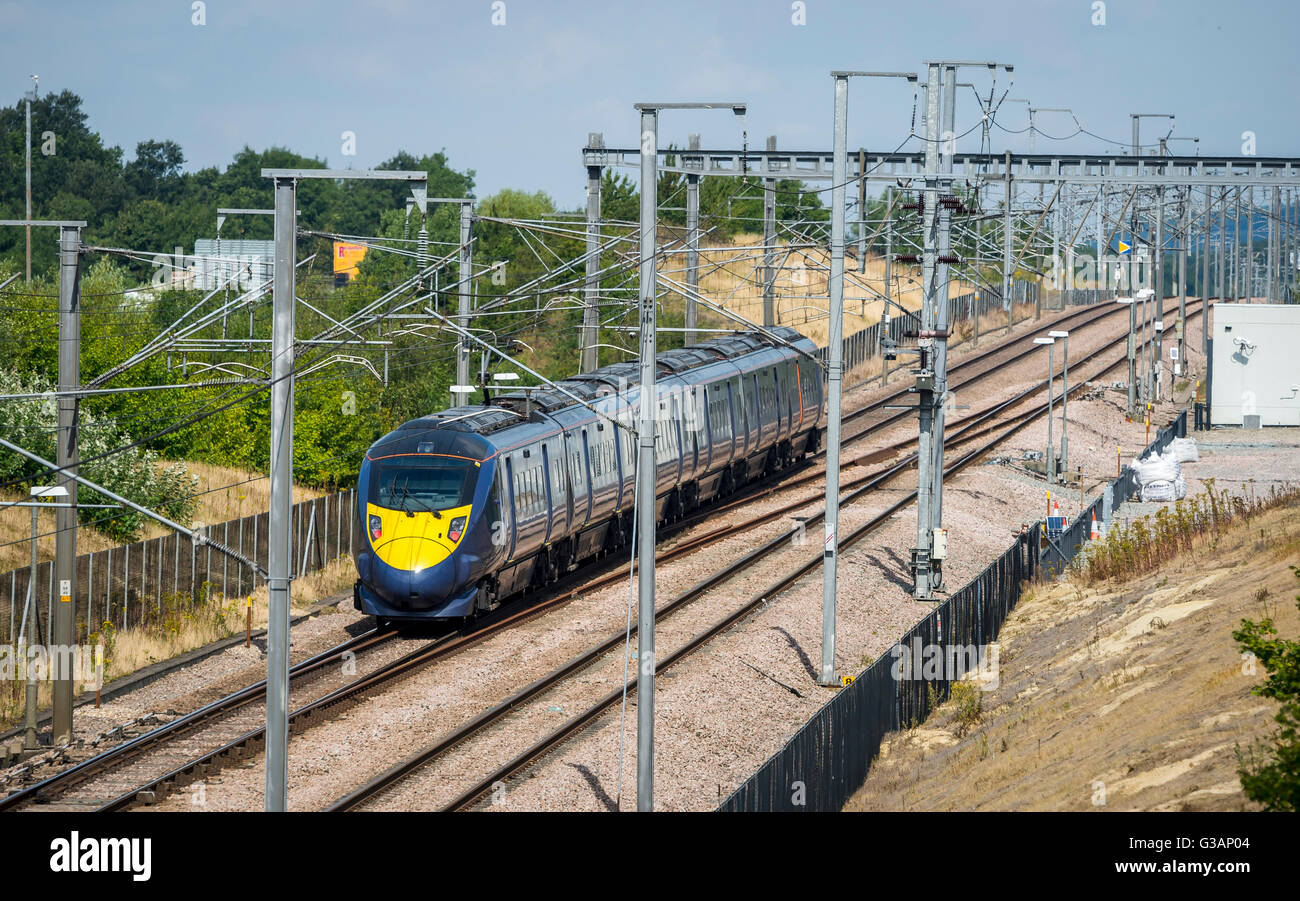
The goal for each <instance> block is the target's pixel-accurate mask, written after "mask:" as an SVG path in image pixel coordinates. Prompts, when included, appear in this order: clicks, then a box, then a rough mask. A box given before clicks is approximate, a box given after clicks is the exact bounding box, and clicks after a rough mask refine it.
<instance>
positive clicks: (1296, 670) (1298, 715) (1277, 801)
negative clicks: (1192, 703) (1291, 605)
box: [1232, 566, 1300, 812]
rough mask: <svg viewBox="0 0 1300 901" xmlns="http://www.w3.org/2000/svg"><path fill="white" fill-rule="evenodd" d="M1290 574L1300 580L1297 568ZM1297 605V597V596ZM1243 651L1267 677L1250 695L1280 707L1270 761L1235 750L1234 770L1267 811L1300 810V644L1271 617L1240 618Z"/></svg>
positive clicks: (1237, 637) (1238, 633)
mask: <svg viewBox="0 0 1300 901" xmlns="http://www.w3.org/2000/svg"><path fill="white" fill-rule="evenodd" d="M1291 571H1292V572H1293V573H1295V576H1296V578H1297V579H1300V567H1297V566H1293V567H1291ZM1296 606H1297V607H1300V595H1297V596H1296ZM1232 637H1233V639H1235V640H1236V641H1237V642H1238V643H1239V644H1240V645H1241V647H1242V649H1243V650H1245V651H1247V652H1249V653H1251V654H1253V655H1254V656H1255V658H1256V659H1257V660H1258V661H1259V663H1260V665H1262V666H1263V667H1264V670H1265V671H1266V672H1267V673H1268V678H1267V679H1265V680H1264V682H1263V683H1262V684H1260V685H1257V686H1255V687H1254V688H1253V689H1251V694H1254V695H1258V696H1260V697H1263V698H1273V699H1274V700H1275V701H1278V702H1280V704H1281V707H1280V708H1279V709H1278V712H1277V715H1276V716H1274V717H1273V719H1274V720H1275V721H1276V722H1277V724H1278V727H1279V728H1278V730H1277V732H1276V733H1275V735H1274V746H1273V748H1272V749H1271V759H1264V760H1256V755H1255V751H1256V750H1259V751H1260V752H1261V754H1264V753H1268V752H1269V749H1268V748H1267V747H1262V748H1258V749H1252V751H1251V752H1250V753H1249V755H1243V754H1242V753H1241V751H1240V750H1238V763H1239V764H1240V765H1239V767H1238V770H1237V773H1238V775H1239V776H1240V777H1241V787H1242V789H1243V790H1245V792H1246V797H1248V798H1250V799H1251V800H1252V801H1257V802H1258V803H1260V804H1262V805H1263V807H1264V809H1265V810H1288V811H1292V812H1294V811H1298V810H1300V641H1298V640H1293V639H1287V638H1281V637H1279V635H1278V631H1277V627H1276V625H1274V623H1273V618H1272V617H1271V616H1265V617H1264V619H1262V620H1260V621H1259V622H1254V621H1253V620H1248V619H1244V620H1242V621H1241V628H1240V629H1238V630H1237V631H1236V632H1233V633H1232Z"/></svg>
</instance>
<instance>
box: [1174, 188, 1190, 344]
mask: <svg viewBox="0 0 1300 901" xmlns="http://www.w3.org/2000/svg"><path fill="white" fill-rule="evenodd" d="M1191 191H1192V189H1191V188H1190V187H1189V188H1188V189H1187V196H1186V197H1185V198H1183V199H1182V200H1180V201H1179V202H1178V213H1179V215H1178V231H1179V235H1178V336H1177V337H1178V366H1179V368H1182V365H1183V360H1185V359H1186V357H1185V356H1184V355H1183V354H1184V352H1185V351H1186V349H1187V348H1186V345H1185V343H1184V338H1183V333H1184V332H1185V331H1186V329H1187V244H1188V242H1189V241H1190V240H1191V234H1190V232H1191V216H1189V215H1188V213H1189V209H1188V207H1190V206H1191V203H1190V201H1191Z"/></svg>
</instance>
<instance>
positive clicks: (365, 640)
mask: <svg viewBox="0 0 1300 901" xmlns="http://www.w3.org/2000/svg"><path fill="white" fill-rule="evenodd" d="M1108 312H1113V311H1103V312H1102V313H1100V314H1099V313H1097V311H1096V310H1095V309H1093V308H1086V309H1084V310H1080V311H1076V312H1074V313H1071V314H1067V315H1066V316H1064V317H1059V318H1057V319H1055V320H1052V321H1051V322H1049V323H1047V324H1046V325H1044V326H1043V327H1041V328H1039V329H1036V330H1033V331H1030V332H1028V333H1026V334H1023V335H1019V336H1017V337H1016V338H1014V339H1012V340H1011V341H1009V342H1003V343H1002V344H999V345H998V346H995V347H992V348H990V349H988V350H986V351H983V352H981V353H980V354H978V355H976V356H975V357H972V358H968V359H966V360H963V361H962V362H961V363H960V364H957V365H955V366H954V367H953V371H954V372H956V371H964V370H966V369H968V368H970V367H972V366H978V365H980V364H983V363H985V362H988V361H990V360H995V358H996V357H998V356H999V355H1001V354H1004V353H1007V352H1008V351H1014V350H1015V349H1017V346H1018V345H1020V344H1021V343H1022V342H1024V341H1026V340H1029V339H1030V338H1032V337H1033V335H1034V334H1037V333H1038V332H1040V331H1045V330H1047V329H1052V328H1059V327H1061V326H1062V325H1065V324H1066V323H1067V322H1069V323H1076V325H1075V326H1074V327H1076V328H1078V327H1083V326H1084V325H1088V324H1092V323H1093V322H1096V321H1098V320H1100V319H1103V318H1105V316H1106V315H1107V313H1108ZM1099 352H1100V351H1099ZM1092 356H1095V354H1093V355H1092ZM1083 362H1084V361H1080V362H1079V363H1077V364H1076V365H1082V363H1083ZM1000 365H1001V364H999V363H997V362H996V361H995V362H994V364H993V365H992V366H989V367H988V368H987V369H984V370H982V371H978V372H975V373H973V374H971V375H970V376H968V377H967V378H965V379H963V380H962V381H960V382H958V383H955V384H954V385H953V387H954V388H957V387H961V386H963V385H968V384H971V383H973V382H976V381H978V380H980V379H982V378H984V377H986V376H988V375H989V374H991V373H992V372H994V371H996V370H997V369H998V368H999V366H1000ZM1031 390H1033V389H1031ZM907 393H909V392H908V390H907V389H905V388H903V389H900V390H898V391H896V392H893V393H892V394H891V395H889V396H887V397H885V398H882V399H878V400H877V401H874V402H873V403H871V404H868V405H865V406H864V407H862V408H859V409H858V410H856V411H853V412H852V413H850V414H846V416H845V419H846V420H850V419H858V418H861V417H863V416H864V415H866V414H868V413H869V412H872V411H875V410H880V409H882V408H883V407H884V406H886V405H887V404H888V403H889V402H890V401H893V400H896V399H898V398H900V397H902V396H904V395H906V394H907ZM1010 403H1011V402H1004V403H1003V404H997V405H994V406H993V407H991V408H988V409H986V410H984V411H981V412H980V413H979V414H976V415H975V416H968V417H966V418H964V419H963V420H961V422H960V423H958V424H957V425H956V426H955V427H954V430H953V434H952V436H951V437H950V438H948V439H947V440H948V441H949V444H950V446H954V447H955V446H959V445H961V444H964V443H967V442H969V441H972V440H975V439H977V438H978V437H980V436H981V435H983V434H986V433H987V432H988V429H987V428H986V429H984V430H983V431H979V432H973V433H971V434H965V433H966V432H967V431H968V430H969V429H970V428H971V427H972V426H973V425H977V424H979V423H981V422H985V421H987V419H988V418H990V417H992V416H995V415H997V414H998V413H999V412H1001V411H1003V410H1005V409H1007V408H1008V406H1009V405H1010ZM907 415H908V411H906V410H904V411H901V412H900V413H897V414H893V415H886V416H885V417H884V418H883V419H882V420H880V421H878V422H872V423H870V424H867V425H866V426H864V427H863V428H861V429H859V430H858V431H857V432H855V433H853V434H851V435H849V436H847V437H846V439H845V442H844V443H845V445H847V444H850V443H853V442H856V441H859V440H861V439H862V438H865V437H866V436H867V435H869V434H872V433H874V432H877V431H879V430H881V429H883V428H885V427H887V426H888V425H892V424H893V423H895V422H897V421H899V420H901V419H902V418H904V417H906V416H907ZM908 443H909V442H908V441H906V440H905V441H900V442H896V443H895V444H893V445H890V446H889V447H888V448H887V450H891V451H894V452H897V451H900V450H902V449H903V448H904V447H905V446H906V445H907V444H908ZM913 464H914V458H911V457H910V458H908V459H905V460H903V461H902V462H900V463H898V464H896V465H894V466H891V467H889V468H888V469H886V470H885V471H884V472H882V473H877V474H869V475H866V476H862V477H859V478H856V479H851V480H848V481H846V482H844V483H842V485H841V490H842V491H844V490H848V491H850V492H851V497H852V498H856V497H857V496H860V493H865V492H866V491H869V490H872V489H873V488H874V487H876V486H878V485H879V484H881V482H882V481H883V480H885V479H887V478H892V477H893V476H895V475H897V474H899V473H900V472H902V471H903V470H905V469H908V468H910V467H911V466H912V465H913ZM822 477H823V474H822V473H821V472H811V473H804V474H802V475H800V476H798V477H796V478H795V479H793V480H786V481H785V482H783V483H780V484H778V485H775V486H771V487H767V486H759V487H758V488H757V489H756V490H753V491H751V492H747V493H745V494H743V495H742V496H741V497H740V498H737V499H732V500H729V501H728V502H726V503H725V504H724V505H723V506H722V507H716V506H715V507H711V508H709V509H708V510H706V511H702V512H701V514H700V515H698V516H692V517H688V518H686V519H683V520H682V521H680V522H679V523H677V524H676V527H675V528H673V529H672V532H678V531H680V530H681V529H684V528H687V527H689V526H692V525H695V524H697V523H698V522H699V521H700V520H702V519H705V518H708V517H711V516H715V515H717V514H718V513H719V512H722V511H724V510H726V509H733V508H735V507H737V506H740V505H743V504H748V503H752V502H753V501H754V500H757V499H759V498H762V497H765V496H767V495H769V494H770V493H772V492H773V491H783V490H787V489H789V488H791V487H793V486H797V485H800V484H805V483H807V482H810V481H815V480H818V479H820V478H822ZM815 500H816V498H814V497H806V498H801V499H798V500H796V501H793V502H791V503H789V504H786V505H784V506H782V507H781V508H780V509H779V510H776V511H770V512H769V513H767V514H764V515H763V516H762V517H760V518H756V519H753V520H751V521H750V522H748V523H746V527H751V526H756V525H759V524H760V523H763V522H769V521H771V520H772V519H774V518H777V517H779V516H782V515H785V514H786V513H788V512H790V511H792V510H795V509H798V508H799V507H802V506H807V505H808V504H809V503H811V502H813V501H815ZM819 517H820V514H818V516H817V517H814V519H813V520H810V522H815V519H816V518H819ZM734 532H735V530H732V529H722V530H716V531H714V532H711V533H708V534H706V535H704V536H698V537H697V538H695V539H692V540H691V541H689V542H687V543H685V544H683V545H680V546H677V547H674V548H672V549H668V550H665V551H664V552H663V553H662V554H660V555H658V556H659V559H660V560H663V561H664V562H666V561H667V560H671V559H674V558H676V557H680V556H682V555H684V554H687V553H690V552H692V551H694V550H697V549H699V548H700V547H702V546H706V545H707V544H709V543H711V542H712V541H717V540H721V538H723V537H726V535H728V534H734ZM788 537H789V536H788V533H787V535H784V536H782V537H781V539H779V540H782V541H784V540H788ZM757 556H761V555H754V554H751V555H748V556H747V557H746V558H745V560H752V559H756V558H757ZM741 568H743V567H741ZM737 571H739V570H737ZM625 573H626V568H625V567H620V568H619V569H618V570H617V571H615V572H612V573H608V574H606V575H604V576H601V577H599V578H597V579H596V580H594V581H586V582H582V583H581V584H579V585H578V586H577V587H574V588H572V589H571V590H568V591H564V590H563V588H564V586H563V585H561V586H560V587H561V591H560V592H559V593H556V595H555V596H554V597H551V598H549V599H547V600H545V601H543V602H541V603H538V604H535V605H533V606H531V607H529V608H526V609H523V610H519V611H513V612H509V613H508V614H506V615H502V616H494V617H489V618H488V620H487V621H485V622H481V623H479V624H477V625H476V626H474V627H472V628H467V629H463V630H460V631H458V632H456V633H453V634H450V635H448V636H444V637H442V638H439V639H437V640H435V641H433V642H430V643H429V644H428V645H426V646H424V647H423V648H420V649H417V650H416V651H413V652H411V653H409V654H406V655H404V656H403V657H401V658H400V659H398V660H396V661H393V662H392V663H389V664H387V665H385V666H383V667H381V668H380V669H378V670H377V671H375V672H373V673H371V674H369V675H367V676H365V677H362V678H359V679H357V680H354V681H353V682H351V683H349V684H347V685H344V686H342V687H340V688H338V689H335V690H334V691H331V692H329V693H327V694H325V695H322V696H319V697H316V698H313V699H312V700H311V701H309V702H308V703H305V704H302V705H301V706H299V707H298V708H296V709H294V710H293V711H292V713H291V724H292V725H293V727H294V728H302V727H303V726H304V725H305V724H306V723H307V722H309V721H310V720H312V719H313V718H315V717H317V716H319V715H321V714H322V713H324V712H325V711H326V710H330V709H333V708H336V707H337V706H339V705H340V704H344V703H347V702H350V701H355V700H357V699H359V698H361V697H364V696H365V695H366V693H367V692H368V691H370V690H372V689H375V688H378V687H379V686H381V685H384V684H387V683H389V682H391V681H393V680H395V679H397V678H399V677H401V676H402V675H405V674H407V673H410V672H412V671H414V670H416V669H418V668H420V667H423V666H425V665H427V664H429V663H432V662H434V661H436V660H440V659H444V658H446V657H448V656H450V655H451V654H454V653H456V652H458V651H460V650H463V649H464V648H466V647H469V646H472V645H474V644H477V643H479V642H481V641H483V640H485V639H486V638H487V637H489V636H491V635H493V634H496V633H497V632H499V631H501V630H502V629H505V628H508V627H510V626H513V625H517V624H518V623H520V622H521V621H524V620H527V619H531V618H533V617H535V616H537V615H540V614H541V613H543V612H545V611H547V610H550V609H553V608H554V607H556V606H559V605H561V604H563V603H566V602H567V601H569V600H571V599H572V598H574V597H576V596H577V595H578V594H580V593H584V592H587V591H590V590H593V589H595V588H599V587H602V586H603V585H606V584H609V583H610V582H614V581H618V580H620V579H621V578H623V577H624V575H625ZM581 575H583V576H584V577H585V576H586V575H587V574H581ZM574 581H581V580H574ZM704 590H706V588H701V589H700V592H701V593H702V592H703V591H704ZM674 609H675V608H674ZM394 634H395V633H394V632H393V631H392V630H388V631H385V632H383V633H380V632H377V631H372V632H368V633H366V634H364V635H362V636H358V637H357V638H355V639H353V640H351V641H349V642H345V643H344V644H342V645H340V646H338V647H336V648H333V649H330V650H329V651H326V652H323V653H322V654H319V655H317V656H316V657H313V658H311V659H309V660H307V661H303V662H302V663H301V664H299V665H297V666H295V667H294V668H293V670H292V672H291V677H292V678H293V679H295V680H297V681H295V682H294V683H292V684H291V688H292V689H293V690H294V691H295V693H301V689H302V688H303V683H304V681H305V680H308V679H310V677H311V676H312V675H313V674H316V673H320V672H321V671H323V670H324V669H325V668H326V667H330V666H332V665H336V664H338V663H339V662H340V661H341V660H342V658H343V655H344V654H346V653H349V652H351V653H356V652H358V651H363V650H366V649H368V648H372V647H374V646H376V645H378V644H381V643H383V642H385V641H387V640H388V639H390V638H392V637H393V635H394ZM619 638H620V640H621V638H622V633H619ZM578 668H580V667H578ZM264 689H265V683H264V682H263V683H258V684H256V685H253V686H249V687H248V688H246V689H242V690H241V691H239V692H236V693H234V694H232V695H229V696H227V697H226V698H222V699H221V700H219V701H217V702H214V703H213V704H210V705H207V706H206V707H204V708H200V710H198V711H195V712H193V713H192V714H188V715H186V716H184V717H181V718H180V719H178V720H175V721H173V722H171V723H168V724H166V725H165V726H162V727H159V728H157V729H154V730H152V731H150V732H148V733H146V734H144V735H142V736H139V737H137V738H134V739H132V740H130V741H128V742H126V743H124V744H123V745H120V746H118V747H116V748H113V749H111V750H109V751H106V752H104V753H102V754H100V755H97V756H96V757H93V758H90V759H89V760H86V761H83V762H82V763H80V764H77V765H76V766H74V767H72V768H70V769H68V770H65V771H63V772H62V773H59V774H57V775H55V776H52V777H49V778H47V779H45V780H43V781H41V782H39V783H36V784H34V785H32V786H29V787H27V788H25V789H22V790H20V791H18V792H16V793H14V794H12V795H10V796H8V797H6V798H4V799H0V810H11V809H21V808H25V807H36V808H40V809H46V810H49V809H52V808H54V807H67V808H71V809H78V810H84V809H95V810H105V811H107V810H122V809H126V808H129V807H131V806H133V805H135V804H137V803H140V802H153V801H156V800H158V799H160V798H161V797H163V796H164V795H165V794H166V793H167V792H168V791H169V790H171V789H173V788H175V787H177V786H179V785H183V784H185V783H186V782H188V781H190V780H192V779H193V778H196V777H199V776H203V775H206V774H209V773H211V772H213V771H215V770H217V769H219V768H220V767H221V766H222V765H224V762H225V761H227V760H232V759H239V758H241V757H243V756H245V755H246V754H249V753H254V752H255V751H256V749H257V748H258V747H259V746H260V744H261V741H262V739H263V728H262V727H260V726H255V725H254V724H255V723H256V722H257V721H258V715H259V714H260V711H261V708H260V706H254V707H253V708H252V709H251V710H249V709H248V708H249V707H250V706H251V705H253V704H254V702H255V701H258V700H260V699H262V698H263V697H264ZM483 725H486V723H484V724H483ZM169 743H171V744H172V746H173V747H174V749H175V750H172V749H171V748H168V749H167V750H165V751H164V750H160V749H162V748H163V746H164V745H167V744H169Z"/></svg>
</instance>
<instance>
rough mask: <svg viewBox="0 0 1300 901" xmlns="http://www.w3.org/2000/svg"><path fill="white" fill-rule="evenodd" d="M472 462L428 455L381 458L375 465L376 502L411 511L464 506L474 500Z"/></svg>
mask: <svg viewBox="0 0 1300 901" xmlns="http://www.w3.org/2000/svg"><path fill="white" fill-rule="evenodd" d="M478 472H479V469H478V467H476V466H475V465H474V464H473V463H470V462H467V461H460V460H448V459H438V460H437V462H430V458H428V457H414V458H411V459H409V460H402V459H393V460H381V461H379V462H378V463H377V464H376V465H375V475H374V476H373V478H374V480H375V481H374V483H373V487H374V491H373V496H374V498H375V503H376V504H377V505H379V506H380V507H386V508H387V509H389V510H407V511H410V512H412V513H416V512H419V511H421V510H423V511H434V510H448V509H451V508H452V507H462V506H464V505H465V504H468V503H470V502H471V501H472V500H473V499H474V479H475V477H476V475H477V474H478Z"/></svg>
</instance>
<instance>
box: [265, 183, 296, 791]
mask: <svg viewBox="0 0 1300 901" xmlns="http://www.w3.org/2000/svg"><path fill="white" fill-rule="evenodd" d="M296 208H297V182H296V180H295V179H293V178H292V177H286V176H276V178H275V293H274V295H273V298H272V300H273V326H272V331H271V342H272V344H271V512H270V523H269V526H268V528H267V536H266V540H267V565H266V570H267V578H266V586H267V595H268V598H267V600H268V610H267V643H266V810H267V811H268V812H270V811H284V810H285V809H286V806H287V800H288V799H287V794H288V792H287V781H288V775H289V774H288V763H289V599H290V598H289V587H290V577H289V571H290V567H291V566H292V565H293V564H292V548H291V547H290V543H291V541H292V537H291V532H290V529H291V527H292V524H293V384H294V374H293V363H294V306H295V304H294V291H295V287H294V258H295V255H296V248H295V237H296V232H297V230H296V227H295V225H296V224H295V221H294V216H295V210H296Z"/></svg>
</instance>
